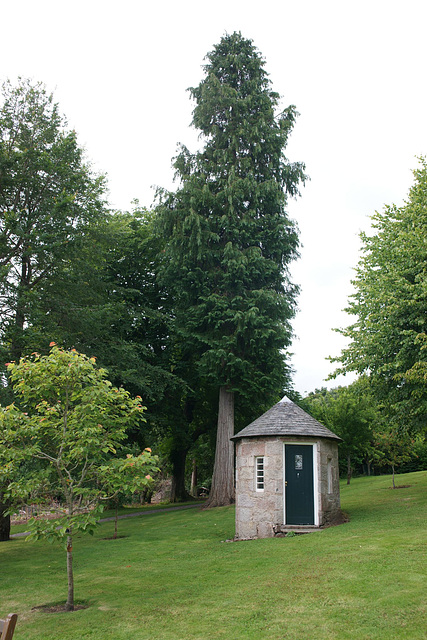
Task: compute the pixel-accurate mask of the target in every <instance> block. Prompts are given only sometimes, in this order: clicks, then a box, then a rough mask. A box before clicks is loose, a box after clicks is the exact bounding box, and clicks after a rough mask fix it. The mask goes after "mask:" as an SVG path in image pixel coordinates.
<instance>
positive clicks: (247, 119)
mask: <svg viewBox="0 0 427 640" xmlns="http://www.w3.org/2000/svg"><path fill="white" fill-rule="evenodd" d="M204 71H205V76H204V79H203V80H202V81H201V83H200V84H199V85H198V86H197V87H195V88H192V89H190V93H191V96H192V98H193V99H194V100H195V102H196V106H195V108H194V111H193V125H194V126H195V127H196V128H197V129H199V130H200V132H201V137H202V138H203V139H204V146H203V148H202V150H201V151H199V152H197V153H195V154H191V153H190V152H189V151H188V149H186V148H185V147H181V149H180V153H179V155H178V156H177V158H176V159H175V164H174V166H175V169H176V176H177V178H179V180H180V187H179V188H178V190H177V191H176V193H172V194H165V196H164V198H163V202H162V206H161V208H160V216H159V217H160V221H161V224H162V231H163V233H165V235H166V238H167V247H166V253H165V260H164V274H163V277H164V280H165V282H166V284H167V287H168V290H169V291H170V292H171V294H172V295H173V303H174V311H175V322H176V328H177V331H178V332H180V334H181V336H182V338H183V340H184V341H185V342H186V344H187V348H188V347H190V349H191V350H192V352H193V353H194V354H197V356H198V369H199V375H200V376H201V377H202V378H203V379H204V380H205V381H206V382H207V383H209V384H210V385H213V386H215V387H216V388H217V389H219V410H218V430H217V447H216V459H215V467H214V476H213V483H212V490H211V495H210V505H212V506H215V505H222V504H228V503H230V502H232V501H233V500H234V477H233V476H234V474H233V446H232V443H231V442H230V437H231V436H232V435H233V433H234V404H235V396H236V401H237V402H238V403H239V405H238V406H239V407H242V406H243V405H244V404H245V403H246V405H250V406H251V407H252V409H254V408H259V409H261V407H262V408H264V407H266V406H268V405H269V404H270V403H271V402H273V401H274V400H276V399H277V398H278V396H279V394H280V393H281V392H282V390H283V389H284V388H288V387H289V384H290V376H289V368H288V366H287V363H286V354H285V351H284V350H285V349H286V347H288V346H289V344H290V341H291V334H292V332H291V327H290V320H291V318H292V317H293V315H294V309H295V296H296V293H297V287H295V286H294V285H293V284H292V283H291V282H290V280H289V273H288V265H289V262H290V261H291V260H293V259H294V258H295V257H296V256H297V251H298V234H297V230H296V226H295V224H294V223H293V222H292V221H291V220H290V219H289V218H288V216H287V214H286V211H285V207H286V203H287V197H288V196H295V195H297V194H298V184H299V183H300V181H301V180H304V178H305V175H304V166H303V165H302V164H301V163H295V164H292V163H289V162H288V161H287V159H286V158H285V157H284V155H283V150H284V148H285V147H286V144H287V140H288V136H289V134H290V132H291V130H292V127H293V125H294V121H295V118H296V115H297V114H296V110H295V108H294V107H293V106H290V107H288V108H287V109H285V111H283V112H281V113H277V108H278V104H279V96H278V94H277V93H275V92H273V91H272V90H271V88H270V81H269V79H268V75H267V72H266V71H265V69H264V60H263V58H262V57H261V55H260V54H259V52H258V51H257V49H256V48H255V46H254V45H253V43H252V41H251V40H247V39H245V38H243V37H242V36H241V34H240V33H233V34H232V35H226V36H225V37H223V38H222V40H221V41H220V43H219V44H218V45H217V46H215V47H214V49H213V51H212V52H210V53H209V54H208V55H207V64H206V65H205V67H204Z"/></svg>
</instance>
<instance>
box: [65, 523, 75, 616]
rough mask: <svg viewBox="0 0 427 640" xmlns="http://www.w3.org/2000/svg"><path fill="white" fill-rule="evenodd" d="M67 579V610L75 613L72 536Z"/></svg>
mask: <svg viewBox="0 0 427 640" xmlns="http://www.w3.org/2000/svg"><path fill="white" fill-rule="evenodd" d="M67 578H68V597H67V602H66V604H65V609H66V611H74V575H73V538H72V536H71V535H69V536H67Z"/></svg>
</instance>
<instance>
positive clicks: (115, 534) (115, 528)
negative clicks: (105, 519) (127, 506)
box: [113, 498, 119, 540]
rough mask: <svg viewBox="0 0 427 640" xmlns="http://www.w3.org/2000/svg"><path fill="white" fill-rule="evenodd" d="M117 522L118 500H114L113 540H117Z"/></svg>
mask: <svg viewBox="0 0 427 640" xmlns="http://www.w3.org/2000/svg"><path fill="white" fill-rule="evenodd" d="M118 522H119V500H118V498H116V509H115V512H114V535H113V538H114V540H115V539H116V538H117V524H118Z"/></svg>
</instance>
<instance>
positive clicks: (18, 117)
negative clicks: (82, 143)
mask: <svg viewBox="0 0 427 640" xmlns="http://www.w3.org/2000/svg"><path fill="white" fill-rule="evenodd" d="M104 190H105V181H104V178H103V177H102V176H95V175H94V174H93V172H92V171H91V169H90V167H89V166H88V164H87V163H85V161H84V157H83V151H82V149H81V148H80V147H79V146H78V143H77V137H76V133H75V132H74V131H67V129H66V121H65V118H64V117H63V116H62V115H61V114H60V113H59V108H58V105H57V104H56V103H54V101H53V97H52V95H50V94H48V93H47V91H46V89H45V88H44V86H43V85H42V84H41V83H32V82H31V81H29V80H20V81H19V82H18V84H17V85H16V86H12V85H11V83H10V82H6V83H4V85H3V104H2V105H1V107H0V211H1V216H0V270H1V271H0V276H1V277H0V299H1V306H0V339H1V341H2V342H3V347H4V348H5V347H6V351H7V353H8V355H7V357H8V358H10V359H12V360H16V361H17V360H19V358H20V357H21V355H23V354H24V353H28V352H30V351H32V350H33V348H32V347H33V344H32V340H31V336H32V329H33V326H34V324H36V319H38V318H40V317H41V316H42V315H43V314H46V313H48V312H49V308H47V305H46V302H47V298H49V296H50V297H51V296H52V295H53V293H54V287H53V284H54V282H56V281H58V280H59V281H60V282H61V285H58V290H57V296H56V299H57V300H58V298H60V297H61V295H62V293H63V290H64V288H65V286H64V276H65V277H66V275H67V273H66V269H64V266H65V265H66V263H67V261H68V260H70V259H72V258H73V256H75V254H76V252H77V251H78V250H79V244H80V243H81V242H82V239H83V238H84V235H85V233H87V230H88V227H89V226H90V224H92V223H94V222H96V221H99V220H100V219H101V218H102V217H103V215H104V202H103V194H104ZM93 253H94V252H93V247H92V254H93ZM92 263H93V261H92Z"/></svg>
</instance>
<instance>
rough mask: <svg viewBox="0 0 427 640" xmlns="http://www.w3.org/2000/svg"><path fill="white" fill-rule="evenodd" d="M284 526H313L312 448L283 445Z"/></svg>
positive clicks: (310, 446) (301, 445)
mask: <svg viewBox="0 0 427 640" xmlns="http://www.w3.org/2000/svg"><path fill="white" fill-rule="evenodd" d="M285 505H286V524H314V483H313V447H312V445H303V444H286V445H285Z"/></svg>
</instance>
